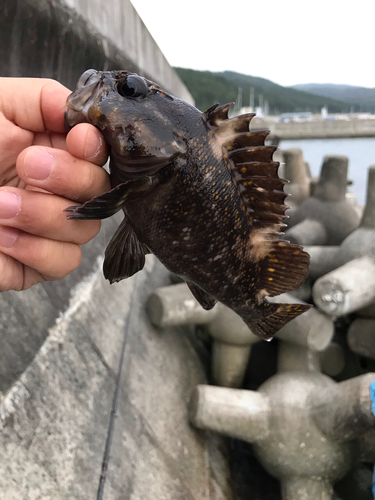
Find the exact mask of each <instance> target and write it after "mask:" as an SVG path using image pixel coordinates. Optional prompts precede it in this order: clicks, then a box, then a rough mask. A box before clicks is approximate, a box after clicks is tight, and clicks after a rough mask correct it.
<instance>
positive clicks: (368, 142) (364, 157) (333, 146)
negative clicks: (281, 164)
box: [279, 137, 375, 205]
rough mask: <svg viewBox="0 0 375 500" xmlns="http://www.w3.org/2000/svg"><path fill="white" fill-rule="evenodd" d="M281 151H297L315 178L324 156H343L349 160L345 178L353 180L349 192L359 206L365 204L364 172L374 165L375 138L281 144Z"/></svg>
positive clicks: (315, 140) (318, 140)
mask: <svg viewBox="0 0 375 500" xmlns="http://www.w3.org/2000/svg"><path fill="white" fill-rule="evenodd" d="M279 147H280V148H281V149H289V148H301V149H302V151H303V157H304V159H305V161H307V162H308V163H309V165H310V169H311V174H312V175H313V176H316V175H319V173H320V169H321V166H322V162H323V158H324V156H325V155H344V156H347V157H348V158H349V172H348V179H349V180H351V181H353V185H351V186H349V190H350V191H351V192H353V193H354V194H355V196H356V198H357V202H358V203H359V205H364V204H365V201H366V185H367V169H368V167H369V166H370V165H375V137H365V138H362V137H356V138H351V139H303V140H290V141H281V142H280V144H279Z"/></svg>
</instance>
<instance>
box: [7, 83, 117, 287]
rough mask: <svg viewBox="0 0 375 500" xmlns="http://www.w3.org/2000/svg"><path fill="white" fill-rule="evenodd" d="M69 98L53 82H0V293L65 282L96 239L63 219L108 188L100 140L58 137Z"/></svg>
mask: <svg viewBox="0 0 375 500" xmlns="http://www.w3.org/2000/svg"><path fill="white" fill-rule="evenodd" d="M69 94H70V91H69V90H68V89H67V88H65V87H64V86H62V85H61V84H59V83H58V82H56V81H53V80H47V79H36V78H35V79H32V78H0V291H5V290H26V289H27V288H30V287H31V286H32V285H35V284H37V283H40V282H43V281H47V280H56V279H60V278H62V277H64V276H66V275H67V274H69V273H70V272H71V271H73V270H74V269H75V268H76V267H77V266H78V265H79V263H80V261H81V248H80V246H79V245H82V244H84V243H87V242H88V241H89V240H91V239H92V238H93V237H94V236H95V235H96V234H97V233H98V232H99V229H100V222H99V221H70V220H68V219H67V217H66V213H64V212H63V210H64V209H65V208H67V207H69V206H71V205H72V201H73V202H77V201H78V202H80V203H83V202H85V201H87V200H90V199H91V198H93V197H95V196H97V195H99V194H102V193H104V192H106V191H108V190H109V189H110V183H109V176H108V174H107V173H106V171H105V170H104V169H102V168H101V167H100V166H101V165H104V163H105V162H106V160H107V151H106V145H105V142H104V139H103V136H102V135H101V133H100V132H99V131H98V130H97V129H96V128H95V127H93V126H92V125H89V124H83V123H82V124H79V125H77V126H76V127H74V128H73V129H72V130H71V131H70V132H69V134H68V135H66V133H65V129H64V110H65V101H66V98H67V96H68V95H69Z"/></svg>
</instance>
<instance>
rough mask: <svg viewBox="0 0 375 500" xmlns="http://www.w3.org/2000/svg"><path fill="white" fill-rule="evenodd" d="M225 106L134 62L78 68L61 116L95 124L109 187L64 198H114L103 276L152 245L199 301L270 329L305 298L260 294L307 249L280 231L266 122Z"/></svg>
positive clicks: (100, 206) (125, 271)
mask: <svg viewBox="0 0 375 500" xmlns="http://www.w3.org/2000/svg"><path fill="white" fill-rule="evenodd" d="M230 107H231V105H230V104H227V105H224V106H221V107H218V105H215V106H212V107H211V108H210V109H209V110H207V111H206V112H204V113H202V112H201V111H199V110H198V109H196V108H195V107H194V106H191V105H190V104H188V103H186V102H184V101H182V100H180V99H177V98H175V97H173V96H171V95H169V94H167V93H166V92H164V91H162V90H161V89H160V88H159V87H158V86H157V85H155V84H154V83H153V82H150V81H149V80H146V79H145V78H143V77H140V76H138V75H136V74H134V73H128V72H126V71H108V72H100V71H95V70H89V71H88V72H86V73H85V74H84V75H83V76H82V77H81V78H80V80H79V83H78V85H77V89H76V91H75V92H74V93H73V94H72V95H71V96H69V98H68V101H67V112H66V124H67V128H68V129H69V128H71V127H72V126H74V125H76V124H77V123H81V122H88V123H91V124H92V125H94V126H96V127H98V128H99V129H100V130H101V131H102V133H103V135H104V138H105V140H106V141H107V143H108V144H109V146H110V150H111V153H110V159H111V161H110V171H111V184H112V187H113V189H112V190H111V191H110V192H108V193H104V194H103V195H101V196H99V197H97V198H94V199H93V200H90V201H88V202H87V203H85V204H84V205H82V206H78V207H77V206H76V207H70V208H69V209H68V211H69V212H70V213H69V218H71V219H101V218H105V217H109V216H111V215H113V214H114V213H115V212H117V211H118V210H120V209H122V210H123V212H124V220H123V222H122V223H121V225H120V227H119V228H118V229H117V231H116V233H115V235H114V236H113V238H112V240H111V241H110V243H109V245H108V247H107V249H106V253H105V260H104V274H105V276H106V277H107V278H108V279H109V280H110V282H111V283H112V282H116V281H120V280H121V279H124V278H127V277H129V276H131V275H132V274H134V273H135V272H137V271H139V270H140V269H142V268H143V266H144V263H145V255H146V254H147V253H150V252H152V253H154V254H155V255H156V256H157V257H158V258H159V260H160V261H161V262H162V263H163V264H164V265H165V266H166V267H167V268H168V269H170V270H171V271H172V272H174V273H176V274H178V275H180V276H181V277H182V278H183V279H184V280H185V281H186V282H187V284H188V286H189V288H190V290H191V291H192V293H193V295H194V296H195V297H196V299H197V300H198V301H199V302H200V303H201V305H202V306H203V307H204V308H205V309H211V308H212V307H213V306H214V304H215V302H216V301H220V302H222V303H224V304H225V305H227V306H228V307H230V308H232V309H233V310H234V311H235V312H237V313H238V314H239V315H240V316H241V317H242V319H243V320H244V321H245V322H246V323H247V325H248V326H249V328H251V330H252V331H253V332H254V333H255V334H257V335H259V336H261V337H262V338H265V339H268V338H270V337H272V335H273V334H274V333H275V332H276V331H277V330H278V329H279V328H281V327H282V326H283V325H284V324H285V323H287V322H288V321H290V320H291V319H293V318H294V317H295V316H297V315H299V314H301V313H303V312H304V311H305V310H307V309H308V308H309V306H308V305H301V304H277V303H269V302H268V301H267V298H266V297H267V296H275V295H278V294H280V293H284V292H286V291H290V290H293V289H295V288H298V286H300V284H301V283H302V282H303V280H304V279H305V277H306V275H307V270H308V262H309V257H308V254H306V253H305V252H303V250H302V248H300V247H298V246H296V245H290V244H289V242H286V241H283V240H281V239H280V237H281V235H282V232H281V229H282V227H283V219H284V217H285V215H284V214H285V210H286V208H287V206H286V205H285V204H284V200H285V197H286V194H285V193H284V191H283V186H284V184H285V182H286V181H285V180H283V179H280V178H279V177H278V175H277V170H278V166H279V164H278V163H277V162H274V161H273V160H272V155H273V152H274V151H275V148H274V147H270V146H265V144H264V141H265V138H266V136H267V132H266V131H260V132H251V131H250V129H249V124H250V121H251V119H252V117H253V116H254V115H251V114H249V115H243V116H239V117H235V118H231V119H229V118H228V110H229V109H230Z"/></svg>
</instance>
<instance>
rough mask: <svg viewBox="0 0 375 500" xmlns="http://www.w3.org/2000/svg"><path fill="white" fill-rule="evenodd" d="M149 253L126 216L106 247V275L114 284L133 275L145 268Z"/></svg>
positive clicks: (104, 267) (104, 266)
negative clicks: (146, 257)
mask: <svg viewBox="0 0 375 500" xmlns="http://www.w3.org/2000/svg"><path fill="white" fill-rule="evenodd" d="M147 253H149V250H148V248H147V247H146V246H145V245H143V244H142V243H141V242H140V241H139V240H138V238H137V235H136V234H135V232H134V229H133V227H132V226H131V224H130V222H129V220H128V219H127V217H126V216H125V218H124V220H123V221H122V222H121V224H120V226H119V227H118V228H117V231H116V232H115V234H114V235H113V237H112V239H111V241H110V242H109V244H108V246H107V248H106V251H105V258H104V264H103V272H104V277H105V278H106V279H107V280H109V282H110V283H111V284H112V283H116V282H118V281H121V280H122V279H125V278H129V277H130V276H133V274H135V273H137V272H138V271H140V270H141V269H143V266H144V265H145V255H146V254H147Z"/></svg>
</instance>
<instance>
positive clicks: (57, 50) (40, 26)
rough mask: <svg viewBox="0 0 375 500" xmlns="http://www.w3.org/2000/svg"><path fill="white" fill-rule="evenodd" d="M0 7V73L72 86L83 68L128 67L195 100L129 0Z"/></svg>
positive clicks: (5, 2) (60, 0) (38, 0)
mask: <svg viewBox="0 0 375 500" xmlns="http://www.w3.org/2000/svg"><path fill="white" fill-rule="evenodd" d="M0 7H1V10H0V13H1V15H0V75H1V76H31V77H41V76H42V77H48V78H55V79H57V80H59V81H60V82H61V83H63V84H64V85H66V86H67V87H68V88H70V89H74V88H75V85H76V82H77V80H78V78H79V77H80V75H81V74H82V73H83V72H84V71H85V70H86V69H89V68H95V69H99V70H108V69H127V70H128V71H134V72H138V73H141V74H143V75H144V76H147V77H148V78H150V79H151V80H154V81H156V82H157V83H159V84H160V85H161V86H162V87H164V88H165V89H166V90H168V91H169V92H171V93H172V94H174V95H177V96H178V97H181V98H183V99H185V100H187V101H189V102H194V101H193V98H192V96H191V95H190V93H189V91H188V90H187V88H186V87H185V85H184V84H183V83H182V81H181V80H180V78H179V77H178V75H177V73H176V72H175V71H174V70H173V68H171V66H170V65H169V64H168V62H167V60H166V59H165V57H164V56H163V54H162V52H161V51H160V49H159V47H158V46H157V45H156V43H155V41H154V40H153V38H152V37H151V35H150V33H149V32H148V31H147V28H146V27H145V25H144V24H143V22H142V20H141V19H140V18H139V16H138V14H137V13H136V11H135V9H134V8H133V6H132V5H131V3H130V1H129V0H121V1H120V0H112V1H111V2H105V1H103V0H86V1H85V0H65V1H64V0H1V2H0ZM72 7H74V8H72Z"/></svg>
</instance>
